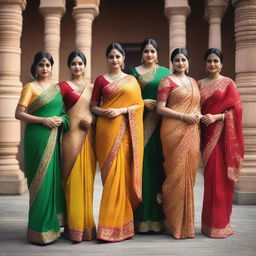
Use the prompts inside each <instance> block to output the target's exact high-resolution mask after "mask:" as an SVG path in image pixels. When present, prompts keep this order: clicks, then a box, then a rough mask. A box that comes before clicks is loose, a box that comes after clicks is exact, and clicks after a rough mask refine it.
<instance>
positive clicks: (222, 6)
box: [204, 0, 228, 22]
mask: <svg viewBox="0 0 256 256" xmlns="http://www.w3.org/2000/svg"><path fill="white" fill-rule="evenodd" d="M227 7H228V1H226V0H206V1H205V13H204V18H205V19H206V20H207V21H208V22H210V21H211V20H212V19H213V18H217V19H219V20H220V21H221V19H222V17H223V15H224V13H225V12H226V9H227Z"/></svg>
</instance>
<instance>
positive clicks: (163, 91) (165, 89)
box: [157, 77, 179, 101]
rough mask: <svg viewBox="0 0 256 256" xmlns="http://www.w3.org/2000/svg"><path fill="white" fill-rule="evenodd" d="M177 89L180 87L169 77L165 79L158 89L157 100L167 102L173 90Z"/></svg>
mask: <svg viewBox="0 0 256 256" xmlns="http://www.w3.org/2000/svg"><path fill="white" fill-rule="evenodd" d="M177 87H179V86H178V85H177V84H176V83H174V82H173V81H172V79H170V78H169V77H165V78H163V79H162V80H161V82H160V84H159V87H158V94H157V100H158V101H167V99H168V97H169V95H170V93H171V91H172V89H175V88H177Z"/></svg>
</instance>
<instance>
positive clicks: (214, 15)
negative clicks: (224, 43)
mask: <svg viewBox="0 0 256 256" xmlns="http://www.w3.org/2000/svg"><path fill="white" fill-rule="evenodd" d="M205 3H206V6H205V19H206V20H207V21H208V22H209V42H208V46H209V48H218V49H220V50H221V20H222V17H223V15H224V13H225V11H226V9H227V6H228V1H225V0H207V1H206V2H205Z"/></svg>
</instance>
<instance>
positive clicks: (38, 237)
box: [27, 229, 60, 244]
mask: <svg viewBox="0 0 256 256" xmlns="http://www.w3.org/2000/svg"><path fill="white" fill-rule="evenodd" d="M59 236H60V232H56V231H53V230H49V231H46V232H38V231H35V230H32V229H28V230H27V238H28V240H29V241H30V242H32V243H36V244H49V243H51V242H53V241H55V240H56V239H57V238H58V237H59Z"/></svg>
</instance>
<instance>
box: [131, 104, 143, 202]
mask: <svg viewBox="0 0 256 256" xmlns="http://www.w3.org/2000/svg"><path fill="white" fill-rule="evenodd" d="M128 119H129V126H130V134H131V140H132V151H133V184H134V186H135V192H136V195H137V197H138V199H139V200H140V201H141V200H142V180H141V176H140V175H139V174H140V164H139V157H138V155H139V154H138V153H139V138H138V127H137V122H136V109H135V107H133V106H131V107H128Z"/></svg>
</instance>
